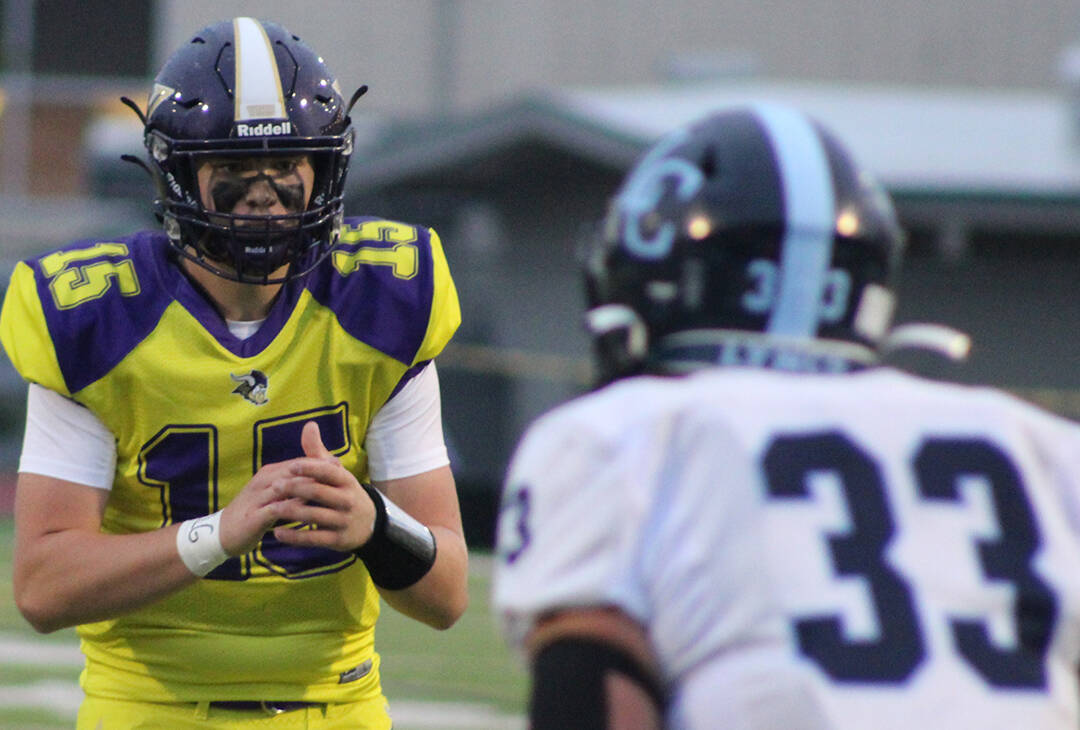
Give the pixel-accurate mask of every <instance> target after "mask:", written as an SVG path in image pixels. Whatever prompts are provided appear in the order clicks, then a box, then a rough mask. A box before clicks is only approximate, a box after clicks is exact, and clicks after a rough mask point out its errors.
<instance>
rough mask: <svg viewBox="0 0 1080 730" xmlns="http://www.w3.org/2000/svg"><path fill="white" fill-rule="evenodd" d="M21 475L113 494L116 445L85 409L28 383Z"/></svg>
mask: <svg viewBox="0 0 1080 730" xmlns="http://www.w3.org/2000/svg"><path fill="white" fill-rule="evenodd" d="M19 471H20V472H28V473H31V474H42V475H44V476H48V477H55V478H57V479H63V480H65V481H69V482H76V483H77V484H85V485H87V486H90V487H97V488H98V489H112V484H113V478H114V475H115V472H116V440H115V439H114V438H113V435H112V433H111V432H110V431H109V429H108V428H106V427H105V424H104V423H102V422H101V420H100V419H99V418H98V417H97V416H95V415H94V414H93V413H91V412H90V409H89V408H86V407H84V406H82V405H79V404H78V403H76V402H75V401H73V400H71V399H70V398H65V397H64V396H62V395H60V394H59V393H57V392H56V391H54V390H50V389H49V388H45V387H43V386H41V385H37V384H36V383H31V384H30V388H29V391H28V392H27V396H26V431H25V433H24V435H23V448H22V456H21V457H20V458H19Z"/></svg>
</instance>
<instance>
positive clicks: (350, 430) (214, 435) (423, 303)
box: [0, 218, 460, 702]
mask: <svg viewBox="0 0 1080 730" xmlns="http://www.w3.org/2000/svg"><path fill="white" fill-rule="evenodd" d="M459 322H460V309H459V305H458V299H457V293H456V290H455V288H454V284H453V281H452V279H451V277H450V272H449V269H448V267H447V263H446V258H445V256H444V253H443V250H442V246H441V243H440V242H439V238H438V236H437V235H436V234H435V232H434V231H432V230H430V229H424V228H419V227H414V226H411V225H406V224H403V223H397V222H392V221H386V220H379V219H372V218H350V219H347V220H346V224H345V227H344V228H343V230H342V235H341V244H340V246H339V247H338V248H337V249H336V250H335V251H334V252H333V254H332V255H331V256H330V257H329V258H328V259H326V260H325V261H324V262H323V263H322V264H321V265H320V266H319V267H318V268H317V269H315V270H314V271H313V272H311V273H310V274H309V275H307V276H306V277H303V278H301V279H299V280H297V281H291V282H288V283H286V284H284V285H283V287H282V289H281V292H280V293H279V295H278V297H277V299H276V300H275V302H274V304H273V307H272V309H271V311H270V312H269V314H268V316H267V319H266V321H265V322H264V323H263V324H262V326H261V327H260V328H259V330H258V331H257V332H256V333H255V334H254V335H252V336H251V337H249V338H247V339H243V340H241V339H237V338H236V337H234V336H233V335H232V334H230V332H229V329H228V327H227V325H226V323H225V322H224V320H223V319H222V318H221V316H220V315H219V314H218V313H217V312H216V311H215V310H214V309H213V308H212V306H211V305H210V304H209V302H208V301H207V300H206V299H205V298H204V297H203V295H202V294H200V293H199V291H198V290H197V289H196V288H195V287H194V286H193V285H192V283H191V281H190V280H189V279H188V278H187V277H186V276H185V275H184V274H183V273H182V272H181V271H180V269H179V268H178V266H177V265H176V263H175V261H174V260H173V254H172V252H171V249H170V247H169V244H168V241H167V240H166V238H165V236H164V234H162V233H159V232H142V233H138V234H134V235H132V236H128V237H125V238H118V239H110V240H87V241H81V242H78V243H75V244H73V245H70V246H68V247H66V248H63V249H61V250H59V251H55V252H52V253H49V254H46V255H43V256H40V257H38V258H34V259H30V260H27V261H23V262H21V263H19V264H18V265H17V267H16V269H15V271H14V273H13V275H12V279H11V283H10V286H9V288H8V292H7V295H6V298H5V301H4V308H3V312H2V315H0V341H2V343H3V346H4V348H5V350H6V351H7V353H8V355H9V357H10V358H11V361H12V362H13V363H14V365H15V367H16V369H17V370H18V372H19V373H20V374H21V375H22V376H23V377H24V378H25V379H26V380H28V381H30V382H34V383H38V384H40V385H42V386H45V387H47V388H50V389H52V390H54V391H56V392H58V393H60V394H62V395H65V396H68V397H70V398H72V399H74V400H75V401H77V402H78V403H80V404H82V405H84V406H86V407H87V408H89V409H90V410H91V411H92V412H93V413H94V414H95V415H96V416H97V417H98V418H99V419H100V420H101V421H102V422H103V423H104V424H105V425H106V426H107V427H108V428H109V430H110V431H111V432H112V434H113V435H114V436H115V438H116V449H117V463H116V476H115V480H114V483H113V486H112V490H111V493H110V496H109V500H108V505H107V507H106V511H105V515H104V518H103V522H102V530H103V531H104V532H109V533H133V532H144V531H148V530H153V529H156V528H160V527H162V526H165V525H168V524H171V523H174V522H181V521H183V520H186V519H190V518H192V517H197V516H200V515H205V514H209V513H211V512H214V511H216V510H218V509H220V508H222V507H224V506H225V505H227V504H228V503H229V501H230V500H231V499H232V498H233V497H234V496H235V495H236V494H237V493H238V492H239V491H240V490H241V489H242V488H243V487H244V485H245V484H246V483H247V482H248V480H249V479H250V478H251V477H252V475H253V474H254V473H255V472H256V471H258V469H259V468H260V467H261V466H262V465H263V464H266V463H271V462H276V461H282V460H285V459H289V458H292V457H295V456H300V455H302V450H301V446H300V431H301V428H302V426H303V424H304V423H305V422H306V421H309V420H315V421H317V422H318V423H319V426H320V429H321V432H322V437H323V441H324V443H325V444H326V446H327V448H328V449H330V450H331V451H332V452H333V453H334V454H336V455H337V456H338V457H339V458H340V459H341V462H342V464H343V465H344V466H345V467H346V468H348V469H349V470H350V471H352V472H353V473H354V474H355V475H356V476H357V478H358V479H361V480H365V479H366V478H367V476H368V475H367V455H366V453H365V450H364V438H365V435H366V433H367V429H368V426H369V424H370V421H371V418H372V416H373V415H374V414H375V413H376V412H377V411H378V410H379V408H380V407H381V406H382V405H383V404H384V403H385V402H386V401H387V400H388V399H389V398H390V397H391V396H392V395H393V394H394V393H395V392H396V391H397V390H398V389H399V388H400V387H401V386H402V385H403V384H404V383H405V382H407V381H408V379H409V378H410V377H411V375H412V374H413V373H415V372H417V371H418V369H419V368H421V367H422V366H423V365H424V364H425V363H427V362H428V361H430V360H432V359H433V358H434V357H435V356H436V355H438V354H439V352H440V351H441V350H442V349H443V347H444V346H445V345H446V343H447V342H448V341H449V339H450V337H451V336H452V335H453V333H454V331H455V329H456V328H457V326H458V324H459ZM378 614H379V601H378V594H377V593H376V591H375V589H374V587H373V585H372V583H371V580H370V578H369V577H368V574H367V571H366V569H365V568H364V565H363V563H361V562H359V561H358V560H357V559H356V557H355V556H354V555H353V554H351V553H339V552H335V551H331V550H325V549H309V548H304V549H301V548H296V547H291V546H287V545H284V544H281V543H279V542H277V541H276V540H275V539H274V537H273V535H272V534H271V533H268V534H267V535H266V536H265V537H264V538H263V540H262V541H261V543H260V544H259V545H258V546H257V547H256V549H255V550H253V551H252V552H250V553H249V554H247V555H244V556H241V557H236V558H231V559H229V560H228V561H226V562H225V563H224V564H223V565H221V566H220V567H218V568H217V569H215V570H214V571H213V572H212V573H210V575H209V576H207V579H204V580H201V581H198V582H197V583H195V584H194V585H192V586H190V587H189V588H186V589H184V590H181V591H179V592H177V593H175V594H173V595H171V596H169V597H167V598H166V599H164V600H162V601H160V602H158V603H155V604H153V605H151V606H148V607H145V608H143V609H140V610H137V611H134V612H132V613H129V614H126V615H124V616H122V617H119V618H116V619H111V620H107V621H101V622H98V623H93V624H87V625H83V626H80V627H79V629H78V631H79V634H80V636H81V638H82V644H83V651H84V653H85V654H86V657H87V664H86V669H85V671H84V673H83V678H82V682H83V687H84V689H85V690H86V692H87V694H90V695H97V696H107V697H115V698H119V699H124V698H130V699H138V700H142V701H162V702H168V701H195V700H226V699H244V700H250V699H272V700H291V699H305V700H312V701H331V702H343V701H355V700H363V699H366V698H368V697H372V696H377V695H378V694H379V693H380V691H381V690H380V688H379V680H378V657H377V655H376V654H375V650H374V645H373V642H374V625H375V621H376V618H377V617H378Z"/></svg>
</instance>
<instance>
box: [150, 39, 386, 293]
mask: <svg viewBox="0 0 1080 730" xmlns="http://www.w3.org/2000/svg"><path fill="white" fill-rule="evenodd" d="M364 88H365V89H366V87H364ZM362 91H363V89H362V90H361V91H360V92H358V93H357V94H356V95H354V97H353V99H352V101H355V100H356V98H357V97H358V96H359V94H360V93H362ZM349 106H351V103H350V104H349V105H348V106H347V105H346V102H345V99H344V98H343V97H342V95H341V92H340V89H339V88H338V84H337V82H336V80H335V79H334V76H333V75H332V74H331V73H330V71H329V69H328V68H327V67H326V64H325V63H324V61H323V59H322V58H320V57H319V56H318V55H317V54H316V53H315V52H314V51H313V50H312V49H311V48H309V47H308V46H307V45H305V44H304V43H303V42H302V41H301V40H300V39H299V38H298V37H297V36H295V35H292V34H291V33H289V32H288V31H287V30H285V29H284V28H282V27H281V26H279V25H276V24H274V23H270V22H266V21H261V20H256V19H253V18H235V19H233V20H229V21H223V22H220V23H216V24H214V25H211V26H209V27H207V28H204V29H203V30H201V31H199V32H198V33H196V34H195V35H194V36H193V37H192V38H191V40H190V41H189V42H188V43H186V44H185V45H184V46H183V47H181V48H180V49H179V50H178V51H176V52H175V53H174V54H173V55H172V56H171V57H170V58H169V60H168V61H167V62H166V63H165V65H164V67H163V68H162V69H161V71H160V73H158V75H157V77H156V78H155V79H154V85H153V89H152V91H151V93H150V97H149V101H148V104H147V110H146V114H145V118H144V121H145V135H144V142H145V145H146V148H147V150H148V151H149V157H150V161H151V165H150V166H151V170H152V173H153V174H154V177H155V180H156V182H157V186H158V194H159V199H158V200H157V201H156V203H155V205H156V208H157V213H158V215H159V217H161V219H162V221H163V224H164V227H165V230H166V232H167V233H168V235H169V239H170V241H171V242H172V244H173V246H174V248H175V249H176V250H177V251H178V252H179V253H180V254H181V255H183V256H185V257H187V258H188V259H191V260H192V261H195V262H196V263H198V264H199V265H201V266H203V267H204V268H206V269H209V270H210V271H212V272H214V273H215V274H218V275H220V276H224V277H226V278H230V279H234V280H237V281H242V282H248V283H259V284H265V283H277V282H281V281H284V280H286V279H290V278H294V277H297V276H301V275H303V274H304V273H306V272H307V271H310V270H311V269H312V268H313V267H314V266H315V265H316V264H318V262H319V261H321V260H322V259H323V258H325V257H326V256H327V255H328V254H329V252H330V250H331V249H332V247H333V246H334V245H335V243H336V241H337V236H338V230H339V228H340V226H341V221H342V217H343V203H342V193H343V189H344V185H345V175H346V172H347V171H348V167H349V158H350V155H351V154H352V147H353V129H352V124H351V121H350V118H349ZM302 156H306V157H307V158H308V159H310V161H311V164H312V167H313V168H314V183H313V185H312V190H311V191H303V193H304V194H307V193H308V192H310V197H309V202H308V204H307V206H306V208H305V209H298V210H295V211H290V212H289V213H287V214H283V215H241V214H232V213H231V212H229V210H227V209H226V210H223V211H222V212H212V214H211V213H208V211H207V209H206V208H205V207H204V205H203V203H202V196H201V195H200V190H199V184H198V179H197V170H198V168H199V166H200V164H202V163H203V162H204V161H207V160H210V159H213V160H217V161H220V160H222V159H227V158H237V159H238V161H240V160H242V159H244V158H264V159H265V158H271V159H273V158H283V159H289V158H292V159H297V158H299V157H302ZM249 179H250V178H249ZM260 179H265V180H267V181H270V183H271V186H274V182H273V181H272V180H271V178H270V177H269V176H267V175H265V174H262V173H260ZM274 190H275V192H277V193H278V195H279V197H286V196H284V194H283V190H282V189H280V188H279V187H274ZM293 192H295V191H293ZM238 195H239V192H238V191H235V190H234V191H233V192H232V193H231V196H232V197H231V200H232V201H233V202H235V200H236V198H237V196H238ZM224 199H225V200H230V194H229V193H227V194H226V195H225V196H224ZM290 200H291V201H292V202H297V199H296V196H295V195H293V196H292V197H291V198H290ZM296 207H298V208H303V206H302V205H298V206H296ZM285 264H289V268H288V270H287V273H286V274H285V275H284V276H281V275H278V276H277V277H276V278H274V272H276V271H278V270H279V269H281V267H282V266H283V265H285Z"/></svg>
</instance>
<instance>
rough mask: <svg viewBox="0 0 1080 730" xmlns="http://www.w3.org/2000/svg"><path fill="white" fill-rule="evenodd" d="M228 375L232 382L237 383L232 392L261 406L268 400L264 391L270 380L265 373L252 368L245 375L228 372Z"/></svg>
mask: <svg viewBox="0 0 1080 730" xmlns="http://www.w3.org/2000/svg"><path fill="white" fill-rule="evenodd" d="M229 377H230V378H232V379H233V382H234V383H239V385H237V386H236V387H235V388H233V393H236V394H237V395H241V396H243V397H244V400H246V401H249V402H251V403H254V404H255V405H257V406H261V405H263V404H265V403H266V402H267V401H269V400H270V399H269V398H268V397H267V395H266V391H267V389H268V388H269V387H270V381H269V380H268V379H267V377H266V373H264V372H262V371H261V370H252V371H251V372H249V373H247V374H245V375H233V374H232V373H229Z"/></svg>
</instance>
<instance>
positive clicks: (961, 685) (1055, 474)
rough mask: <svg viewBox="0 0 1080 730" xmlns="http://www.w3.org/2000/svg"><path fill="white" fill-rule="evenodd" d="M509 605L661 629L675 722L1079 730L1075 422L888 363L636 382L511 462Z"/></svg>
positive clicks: (595, 399) (501, 597)
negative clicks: (602, 611) (615, 612)
mask: <svg viewBox="0 0 1080 730" xmlns="http://www.w3.org/2000/svg"><path fill="white" fill-rule="evenodd" d="M498 555H499V557H498V561H497V565H498V567H497V571H496V578H495V592H494V602H495V606H496V610H497V611H498V612H499V615H500V616H501V618H502V620H503V623H504V627H505V629H506V632H507V635H508V637H509V639H510V641H511V643H514V644H517V645H519V646H520V643H521V641H522V640H523V639H524V637H525V635H526V634H527V633H528V631H529V629H530V628H531V627H532V625H533V623H534V622H535V620H536V618H537V617H538V616H539V615H541V614H543V613H544V612H547V611H550V610H552V609H559V608H572V607H575V606H596V605H611V606H617V607H619V608H621V609H622V610H623V611H624V612H625V613H627V614H628V615H629V616H631V617H633V618H634V619H636V620H637V621H639V622H640V623H641V624H642V625H643V626H645V627H646V628H647V631H648V635H649V638H650V640H651V642H652V646H653V648H654V650H655V652H656V654H657V656H658V657H659V661H660V670H661V672H662V675H663V677H664V679H665V681H666V683H667V685H668V689H669V690H670V692H671V696H672V698H673V701H672V705H671V708H670V714H669V725H670V726H671V727H674V728H684V729H685V728H693V729H695V730H696V729H699V728H700V729H705V728H708V729H710V730H711V729H713V728H717V727H725V728H746V729H750V728H755V729H761V728H770V729H771V728H785V730H797V729H800V728H837V729H846V728H870V727H872V728H875V730H889V729H890V728H895V729H896V730H910V729H911V728H920V730H924V729H926V728H941V729H942V730H945V729H947V730H964V729H965V728H972V729H974V728H979V730H987V729H990V728H1001V729H1002V730H1016V728H1047V729H1057V728H1062V729H1064V728H1069V729H1070V730H1075V728H1077V727H1078V726H1080V710H1078V682H1077V666H1078V664H1080V426H1077V425H1076V424H1073V423H1070V422H1068V421H1066V420H1064V419H1061V418H1058V417H1055V416H1053V415H1050V414H1048V413H1046V412H1044V411H1041V410H1039V409H1037V408H1034V407H1032V406H1030V405H1028V404H1026V403H1023V402H1021V401H1019V400H1018V399H1015V398H1013V397H1011V396H1009V395H1006V394H1003V393H1001V392H998V391H994V390H990V389H986V388H972V387H965V386H957V385H948V384H942V383H935V382H931V381H927V380H923V379H919V378H916V377H913V376H910V375H907V374H903V373H900V372H897V371H895V370H891V369H887V368H876V369H870V370H866V371H863V372H859V373H854V374H846V375H806V374H791V373H782V372H773V371H767V370H757V369H730V368H717V369H711V370H708V371H702V372H699V373H697V374H694V375H690V376H686V377H682V378H659V377H640V378H633V379H629V380H625V381H621V382H618V383H616V384H614V385H611V386H609V387H607V388H604V389H602V390H600V391H597V392H595V393H592V394H590V395H587V396H584V397H582V398H580V399H578V400H576V401H574V402H571V403H569V404H566V405H564V406H562V407H560V408H558V409H556V410H555V411H553V412H551V413H549V414H547V415H546V416H544V417H543V418H541V419H539V420H538V421H537V422H536V423H535V424H534V425H533V426H532V427H531V428H530V430H529V432H528V433H527V434H526V436H525V438H524V439H523V441H522V443H521V445H520V446H519V448H518V451H517V453H516V454H515V456H514V459H513V461H512V463H511V467H510V472H509V475H508V479H507V484H506V488H505V491H504V494H503V504H502V510H501V513H500V521H499V529H498Z"/></svg>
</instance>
